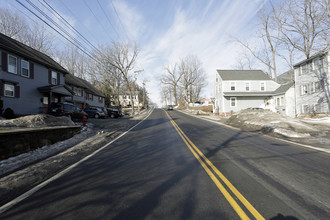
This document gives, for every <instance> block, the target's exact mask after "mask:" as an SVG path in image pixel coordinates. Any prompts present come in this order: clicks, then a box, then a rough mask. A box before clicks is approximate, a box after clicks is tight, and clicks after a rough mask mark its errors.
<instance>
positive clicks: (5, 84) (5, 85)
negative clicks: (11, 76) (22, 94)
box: [3, 83, 15, 98]
mask: <svg viewBox="0 0 330 220" xmlns="http://www.w3.org/2000/svg"><path fill="white" fill-rule="evenodd" d="M8 86H9V87H12V88H13V95H12V96H11V95H7V94H6V91H7V90H8V89H6V87H8ZM3 90H4V91H3V92H4V96H5V97H11V98H13V97H15V85H13V84H11V83H4V89H3ZM9 91H11V90H9Z"/></svg>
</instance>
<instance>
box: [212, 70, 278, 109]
mask: <svg viewBox="0 0 330 220" xmlns="http://www.w3.org/2000/svg"><path fill="white" fill-rule="evenodd" d="M279 87H280V85H279V84H277V83H276V82H274V81H273V80H272V79H271V78H270V77H269V76H268V75H267V74H265V73H264V72H263V71H261V70H217V74H216V78H215V86H214V94H215V104H214V110H213V112H215V113H219V114H221V115H227V114H229V113H230V112H237V111H240V110H242V109H246V108H260V107H265V105H270V100H271V99H272V97H273V95H274V91H275V90H276V89H278V88H279Z"/></svg>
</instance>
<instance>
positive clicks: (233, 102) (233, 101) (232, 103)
mask: <svg viewBox="0 0 330 220" xmlns="http://www.w3.org/2000/svg"><path fill="white" fill-rule="evenodd" d="M236 101H237V99H236V97H231V98H230V107H236Z"/></svg>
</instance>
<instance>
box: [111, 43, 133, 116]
mask: <svg viewBox="0 0 330 220" xmlns="http://www.w3.org/2000/svg"><path fill="white" fill-rule="evenodd" d="M138 54H139V49H138V47H137V46H136V44H135V45H133V46H132V45H130V44H129V43H119V42H113V44H112V47H111V51H109V57H108V59H107V62H108V64H109V65H110V66H112V67H113V68H115V69H116V71H118V72H120V73H121V75H122V77H123V80H124V82H125V83H126V85H127V87H128V90H129V93H130V98H131V103H132V114H133V115H134V113H135V110H134V101H133V89H134V88H133V87H132V83H131V80H132V77H133V76H134V74H135V73H134V67H135V66H134V65H135V64H136V59H137V57H138ZM134 81H135V80H134Z"/></svg>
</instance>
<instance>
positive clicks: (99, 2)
mask: <svg viewBox="0 0 330 220" xmlns="http://www.w3.org/2000/svg"><path fill="white" fill-rule="evenodd" d="M97 3H98V4H99V6H100V8H101V9H102V11H103V14H104V15H105V17H106V18H107V20H108V22H109V24H110V25H111V27H112V28H113V30H114V31H115V32H116V34H117V37H118V38H119V34H118V32H117V30H116V29H115V27H114V26H113V25H112V23H111V21H110V19H109V17H108V15H107V14H106V13H105V11H104V9H103V7H102V6H101V4H100V2H99V0H97Z"/></svg>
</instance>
